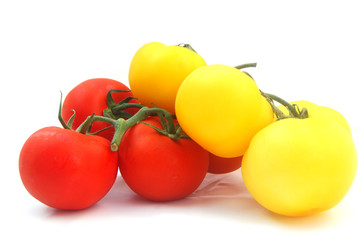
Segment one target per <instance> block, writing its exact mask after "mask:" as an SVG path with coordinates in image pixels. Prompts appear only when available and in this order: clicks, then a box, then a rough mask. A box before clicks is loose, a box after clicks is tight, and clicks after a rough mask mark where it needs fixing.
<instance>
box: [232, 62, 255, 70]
mask: <svg viewBox="0 0 359 240" xmlns="http://www.w3.org/2000/svg"><path fill="white" fill-rule="evenodd" d="M256 66H257V63H245V64H241V65H238V66H235V67H234V68H237V69H243V68H248V67H256Z"/></svg>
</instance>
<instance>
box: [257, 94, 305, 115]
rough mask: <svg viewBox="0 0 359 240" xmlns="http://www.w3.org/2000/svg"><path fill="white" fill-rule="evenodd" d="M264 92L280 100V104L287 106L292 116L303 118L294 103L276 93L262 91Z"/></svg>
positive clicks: (273, 98)
mask: <svg viewBox="0 0 359 240" xmlns="http://www.w3.org/2000/svg"><path fill="white" fill-rule="evenodd" d="M262 94H263V95H264V96H266V97H268V98H270V99H272V100H274V101H276V102H279V103H280V104H282V105H283V106H285V107H286V108H287V109H288V111H289V114H290V115H291V116H292V117H295V118H301V116H300V113H298V111H297V109H296V108H295V107H294V106H293V105H292V104H290V103H289V102H287V101H285V100H284V99H282V98H280V97H278V96H276V95H274V94H270V93H264V92H262Z"/></svg>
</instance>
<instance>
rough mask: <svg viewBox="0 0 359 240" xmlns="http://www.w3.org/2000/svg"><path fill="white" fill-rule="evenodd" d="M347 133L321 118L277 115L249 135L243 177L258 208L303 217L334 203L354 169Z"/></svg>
mask: <svg viewBox="0 0 359 240" xmlns="http://www.w3.org/2000/svg"><path fill="white" fill-rule="evenodd" d="M357 165H358V162H357V153H356V149H355V146H354V143H353V140H352V137H351V134H350V133H349V132H348V131H347V130H346V129H345V128H344V127H343V126H342V125H341V124H339V123H338V122H336V121H335V120H332V119H325V118H314V117H312V118H306V119H295V118H289V119H283V120H279V121H277V122H275V123H273V124H271V125H269V126H268V127H266V128H264V129H262V130H261V131H260V132H258V133H257V134H256V136H255V137H254V138H253V139H252V142H251V144H250V146H249V148H248V150H247V152H246V153H245V155H244V157H243V161H242V168H241V169H242V175H243V181H244V183H245V185H246V187H247V189H248V191H249V192H250V194H251V195H252V196H253V197H254V199H255V200H256V201H257V202H258V203H260V204H261V205H262V206H263V207H265V208H267V209H269V210H270V211H273V212H275V213H278V214H281V215H286V216H304V215H309V214H313V213H317V212H321V211H325V210H328V209H330V208H333V207H334V206H336V205H337V204H338V203H339V202H340V201H341V200H342V199H343V198H344V196H345V195H346V193H347V192H348V190H349V188H350V187H351V185H352V183H353V180H354V177H355V174H356V170H357Z"/></svg>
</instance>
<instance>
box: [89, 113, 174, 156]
mask: <svg viewBox="0 0 359 240" xmlns="http://www.w3.org/2000/svg"><path fill="white" fill-rule="evenodd" d="M153 115H159V116H160V115H162V116H164V118H165V119H166V120H167V124H168V132H169V133H175V132H176V128H175V125H174V123H173V119H172V115H171V114H170V113H169V112H167V111H166V110H164V109H161V108H149V107H142V108H141V109H140V110H139V111H138V112H137V113H136V114H135V115H133V116H132V117H131V118H129V119H127V120H125V119H123V118H119V119H112V118H108V117H104V116H92V120H93V121H102V122H107V123H110V124H111V125H113V126H114V128H115V133H114V136H113V138H112V141H111V150H112V151H114V152H115V151H117V150H118V148H119V146H120V143H121V140H122V138H123V135H124V134H125V132H126V131H127V130H128V129H129V128H131V127H133V126H134V125H136V124H137V123H139V122H141V121H142V120H144V119H145V118H147V117H148V116H153Z"/></svg>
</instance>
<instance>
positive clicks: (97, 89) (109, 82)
mask: <svg viewBox="0 0 359 240" xmlns="http://www.w3.org/2000/svg"><path fill="white" fill-rule="evenodd" d="M111 89H120V90H129V88H128V87H127V86H126V85H124V84H122V83H121V82H118V81H116V80H113V79H108V78H94V79H89V80H86V81H84V82H82V83H80V84H79V85H77V86H76V87H75V88H73V89H72V90H71V91H70V92H69V93H68V94H67V96H66V98H65V100H64V103H63V106H62V117H63V119H64V120H65V121H66V122H67V121H68V120H69V119H70V117H71V116H72V114H73V113H74V112H73V110H75V111H76V117H75V120H74V123H73V129H76V128H77V127H78V126H79V125H80V124H81V123H82V122H83V121H85V119H86V118H87V117H88V116H90V115H92V114H93V113H95V115H98V116H102V115H103V110H104V109H106V108H107V101H106V95H107V93H108V91H109V90H111ZM112 97H113V99H114V101H115V102H116V103H118V102H120V101H122V100H123V99H125V98H127V97H133V95H132V92H123V93H112ZM130 102H132V103H138V101H137V100H135V99H134V100H131V101H130ZM126 111H127V112H128V113H130V114H135V113H136V112H137V111H138V109H137V108H129V109H127V110H126ZM109 126H111V125H110V124H108V123H105V122H100V121H96V122H94V123H93V125H92V128H91V132H97V131H99V130H101V129H104V128H106V127H109ZM113 133H114V128H113V127H112V128H110V129H108V130H106V131H103V132H101V133H99V134H98V135H99V136H102V137H105V138H107V139H109V140H111V139H112V137H113Z"/></svg>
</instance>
